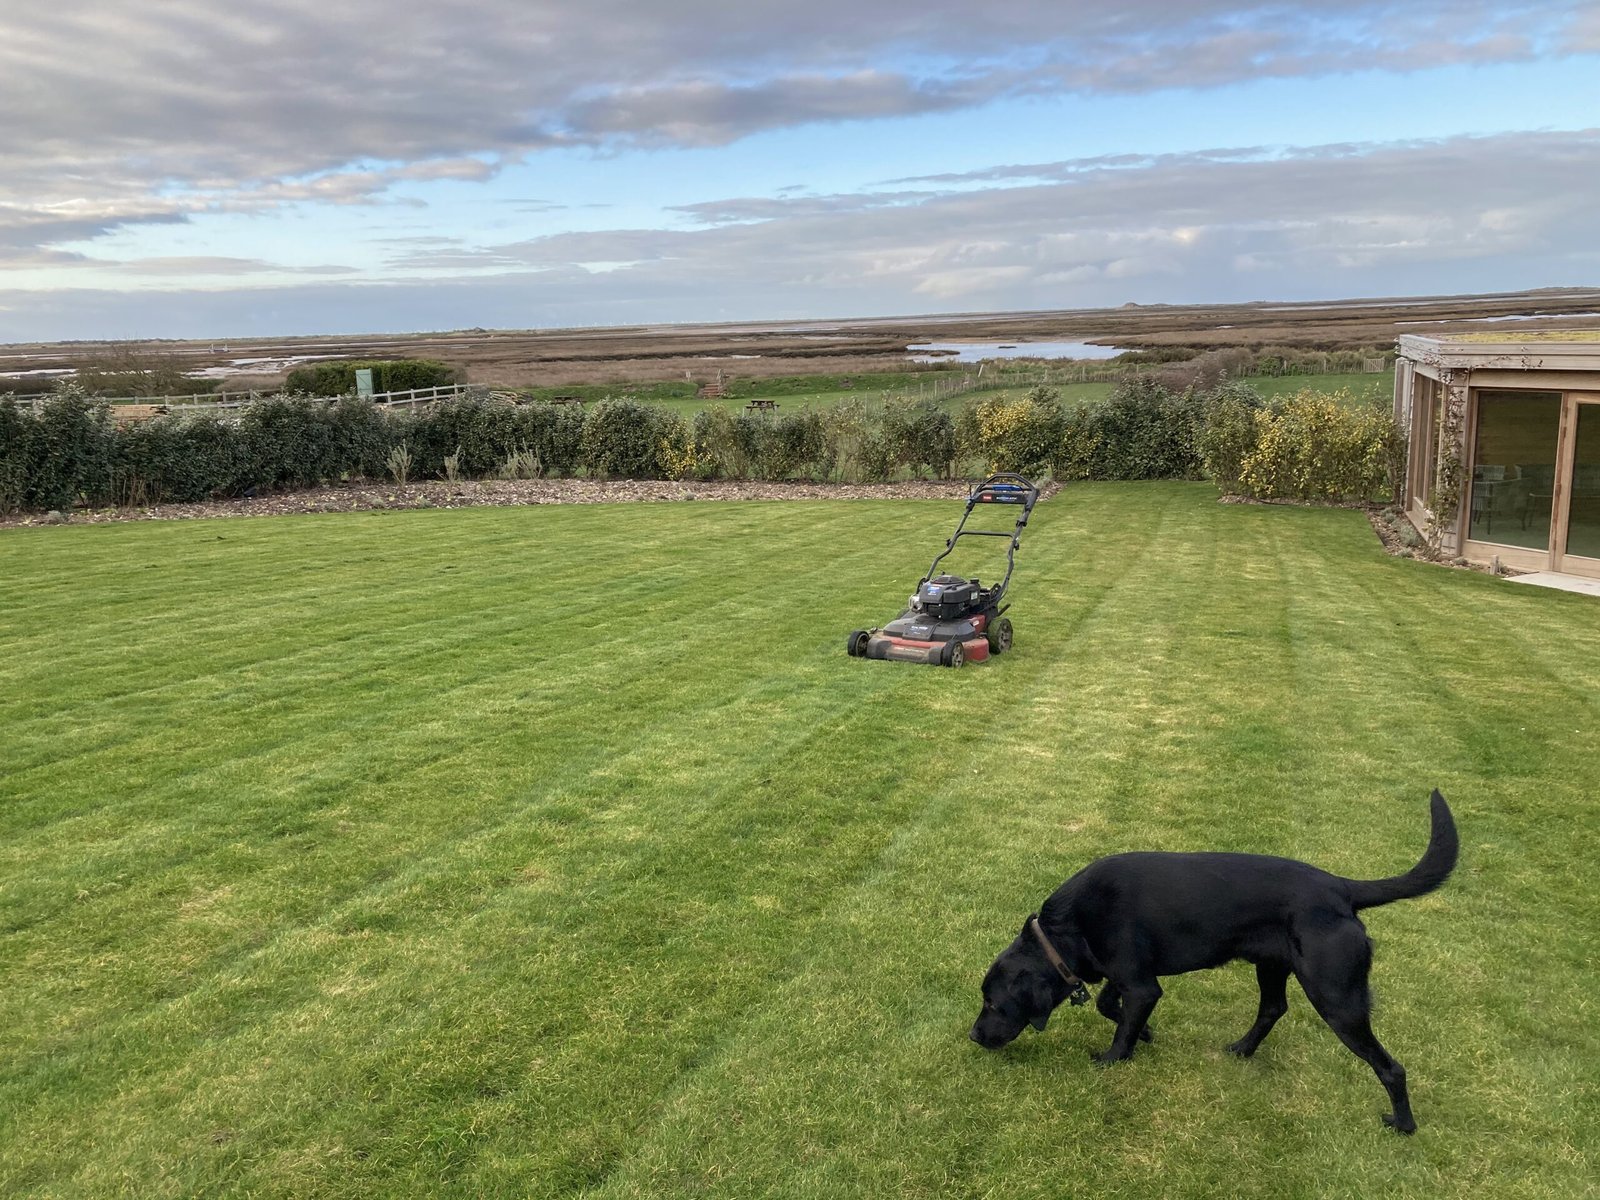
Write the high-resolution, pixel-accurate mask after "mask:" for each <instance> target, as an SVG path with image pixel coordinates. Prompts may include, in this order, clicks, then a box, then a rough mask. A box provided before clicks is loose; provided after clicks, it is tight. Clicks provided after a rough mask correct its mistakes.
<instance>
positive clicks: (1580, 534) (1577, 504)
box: [1567, 404, 1600, 558]
mask: <svg viewBox="0 0 1600 1200" xmlns="http://www.w3.org/2000/svg"><path fill="white" fill-rule="evenodd" d="M1567 553H1568V554H1581V555H1583V556H1584V557H1585V558H1600V404H1580V405H1578V437H1577V454H1576V457H1575V458H1574V461H1573V464H1572V507H1571V508H1570V509H1569V510H1568V515H1567Z"/></svg>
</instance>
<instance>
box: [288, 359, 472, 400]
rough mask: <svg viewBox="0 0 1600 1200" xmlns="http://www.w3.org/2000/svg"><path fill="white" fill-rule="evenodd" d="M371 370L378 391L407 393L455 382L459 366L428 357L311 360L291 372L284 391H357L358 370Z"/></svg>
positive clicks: (315, 393)
mask: <svg viewBox="0 0 1600 1200" xmlns="http://www.w3.org/2000/svg"><path fill="white" fill-rule="evenodd" d="M361 369H368V370H371V372H372V388H373V391H376V392H407V391H411V390H413V389H417V388H432V387H448V386H449V385H450V384H452V383H455V382H456V369H455V368H454V367H452V366H450V365H449V364H447V363H442V362H435V361H433V360H432V359H425V358H395V359H370V360H367V359H353V360H349V361H344V362H322V363H308V364H307V365H305V366H303V367H296V368H295V369H294V370H292V371H290V372H289V375H288V378H287V380H286V381H285V383H284V390H285V391H288V392H301V393H304V394H305V395H308V396H343V395H346V394H347V393H348V394H353V393H354V392H355V390H356V372H357V371H358V370H361Z"/></svg>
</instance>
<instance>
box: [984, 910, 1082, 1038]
mask: <svg viewBox="0 0 1600 1200" xmlns="http://www.w3.org/2000/svg"><path fill="white" fill-rule="evenodd" d="M1030 919H1031V918H1030ZM1072 941H1073V943H1074V948H1076V945H1075V944H1076V943H1077V942H1079V941H1081V939H1076V938H1074V939H1072ZM1058 948H1059V947H1058ZM1062 953H1063V954H1067V953H1068V951H1067V950H1066V949H1064V948H1063V949H1062ZM1077 957H1079V956H1078V955H1069V957H1068V962H1069V964H1071V965H1072V966H1073V967H1074V969H1075V970H1076V971H1077V973H1078V974H1079V975H1080V976H1082V975H1083V974H1084V972H1085V971H1087V970H1088V969H1089V968H1088V966H1087V964H1085V965H1084V966H1083V967H1079V966H1078V965H1077V964H1076V963H1074V962H1073V961H1072V960H1073V959H1074V958H1077ZM1100 978H1103V977H1102V976H1100V975H1098V974H1091V975H1089V976H1088V978H1087V981H1088V982H1090V983H1093V982H1095V981H1097V980H1098V979H1100ZM1071 991H1072V987H1071V985H1069V984H1068V983H1067V981H1066V980H1065V979H1063V978H1062V977H1061V973H1060V972H1059V971H1057V970H1056V969H1055V968H1054V967H1053V966H1051V965H1050V960H1049V959H1047V958H1046V957H1045V954H1044V948H1043V947H1042V946H1040V945H1039V941H1038V939H1037V938H1036V937H1035V936H1034V934H1033V932H1032V931H1031V930H1030V929H1029V928H1028V926H1027V925H1026V924H1024V925H1023V927H1022V932H1021V933H1019V934H1017V936H1016V938H1015V939H1014V940H1013V941H1012V943H1011V945H1009V946H1007V947H1006V948H1005V949H1004V950H1002V951H1001V952H1000V957H999V958H997V959H995V960H994V964H993V965H992V966H990V968H989V972H988V974H986V975H985V976H984V977H983V1008H982V1009H981V1010H980V1011H979V1013H978V1019H977V1020H976V1021H974V1022H973V1023H972V1032H971V1033H969V1034H968V1035H967V1036H968V1037H970V1038H971V1039H972V1040H973V1041H975V1042H977V1043H978V1045H980V1046H982V1047H983V1048H984V1049H985V1050H998V1049H1000V1047H1002V1046H1004V1045H1006V1044H1007V1043H1009V1042H1011V1041H1013V1040H1015V1038H1016V1037H1017V1035H1018V1034H1020V1033H1021V1032H1022V1031H1023V1029H1025V1028H1026V1027H1027V1026H1029V1025H1032V1026H1033V1027H1034V1028H1035V1029H1037V1030H1039V1031H1040V1032H1043V1031H1044V1027H1045V1024H1046V1022H1048V1021H1049V1020H1050V1014H1051V1013H1053V1012H1054V1011H1055V1010H1056V1008H1057V1007H1058V1006H1059V1005H1060V1004H1061V1002H1062V1001H1063V1000H1065V999H1066V998H1067V996H1068V995H1069V994H1070V993H1071ZM1079 998H1080V999H1081V998H1082V993H1080V997H1079Z"/></svg>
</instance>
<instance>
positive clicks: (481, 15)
mask: <svg viewBox="0 0 1600 1200" xmlns="http://www.w3.org/2000/svg"><path fill="white" fill-rule="evenodd" d="M1597 39H1600V28H1597V26H1596V24H1595V17H1594V14H1593V9H1592V5H1591V4H1590V3H1588V0H1554V2H1544V3H1537V4H1534V3H1521V4H1517V3H1511V4H1506V5H1500V4H1492V3H1488V2H1487V0H1464V2H1463V0H1392V2H1391V3H1383V4H1379V3H1376V2H1374V0H1284V2H1280V3H1262V2H1260V0H1124V2H1123V3H1120V4H1116V5H1106V4H1086V3H1064V2H1063V0H1012V2H1010V3H1007V4H1005V5H1002V6H993V7H990V8H986V9H984V10H983V11H982V13H981V15H980V14H977V12H976V10H974V9H973V8H972V6H971V5H970V4H968V3H965V2H957V0H917V2H916V3H912V2H910V0H880V2H875V3H872V4H861V3H859V2H858V0H851V2H849V3H846V2H845V0H808V3H805V4H793V3H788V2H784V3H777V2H776V0H752V2H751V3H747V4H740V5H729V4H727V3H724V2H721V0H718V2H715V3H713V2H712V0H678V2H675V3H673V4H654V3H644V2H642V0H589V2H587V3H585V4H582V5H570V4H559V3H555V2H553V0H434V2H432V3H429V4H426V5H410V6H406V5H399V6H397V5H395V4H393V3H392V2H391V0H343V2H342V3H340V4H337V5H329V4H327V3H325V2H324V0H256V2H255V3H252V4H250V5H244V6H232V7H229V6H218V5H217V4H215V3H214V2H213V0H164V2H163V3H160V4H116V5H110V6H108V5H105V4H104V3H101V2H100V0H57V2H55V3H51V4H15V5H12V6H11V11H9V12H8V13H7V17H6V36H5V37H4V38H3V39H0V111H3V112H5V113H6V114H7V120H6V121H5V122H3V123H0V204H7V203H9V204H11V205H18V206H25V207H26V206H48V205H54V204H59V203H64V202H81V203H84V204H86V205H90V206H93V207H95V208H97V210H98V212H99V216H98V222H99V223H98V224H91V225H85V226H84V227H83V228H82V230H81V231H79V230H76V229H66V230H52V229H50V228H48V226H47V225H44V224H40V225H37V226H35V227H33V234H32V238H33V241H32V245H33V246H34V247H36V248H37V247H43V246H49V245H55V244H57V243H59V242H62V241H64V240H68V239H69V238H71V237H80V238H81V237H87V236H93V235H94V233H95V232H97V231H100V230H104V229H107V228H113V227H115V226H117V225H119V224H125V223H129V222H136V221H141V220H152V219H168V220H172V219H177V220H181V219H184V218H185V216H186V215H188V214H192V213H195V212H203V211H217V210H221V211H261V210H264V209H270V208H272V207H276V206H281V205H288V204H297V203H308V202H309V203H326V204H336V205H349V204H366V203H373V202H377V201H380V200H383V199H385V198H391V197H392V196H393V194H394V193H395V192H396V190H397V189H401V188H402V187H403V185H405V184H407V183H414V182H426V181H432V180H439V179H458V180H479V181H481V180H483V179H485V178H487V177H489V176H490V175H492V174H493V173H494V172H496V171H497V170H499V169H501V167H502V166H503V165H504V164H506V163H507V162H511V161H516V160H519V159H522V158H524V157H526V156H528V155H531V154H537V153H538V152H539V151H541V150H544V149H549V148H553V147H565V146H588V147H596V148H600V149H616V148H622V147H627V146H659V145H684V146H704V145H716V144H722V143H725V142H728V141H731V140H734V139H737V138H741V137H745V136H748V135H751V134H753V133H757V132H759V131H762V130H768V129H774V128H781V127H789V126H794V125H797V124H805V123H814V122H842V121H861V120H873V119H878V118H884V117H894V116H908V115H916V114H926V113H936V112H946V111H949V110H952V109H955V108H962V107H970V106H974V105H981V104H985V103H988V102H990V101H992V100H995V99H997V98H1000V97H1007V96H1030V95H1062V94H1069V93H1077V94H1085V93H1129V92H1149V91H1155V90H1161V89H1170V88H1192V87H1211V86H1220V85H1224V84H1227V83H1231V82H1236V81H1240V80H1252V79H1259V78H1263V77H1269V76H1285V75H1307V74H1327V73H1330V72H1343V71H1354V70H1365V69H1373V68H1380V69H1388V70H1417V69H1422V68H1425V67H1433V66H1437V65H1440V64H1442V63H1448V62H1495V61H1510V60H1519V59H1525V58H1528V57H1530V56H1533V55H1536V54H1538V55H1545V56H1557V55H1562V54H1572V53H1583V52H1592V51H1593V50H1594V49H1595V48H1596V43H1597ZM153 209H158V210H162V211H160V212H152V210H153Z"/></svg>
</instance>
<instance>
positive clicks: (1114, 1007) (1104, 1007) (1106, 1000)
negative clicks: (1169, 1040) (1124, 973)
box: [1094, 979, 1156, 1042]
mask: <svg viewBox="0 0 1600 1200" xmlns="http://www.w3.org/2000/svg"><path fill="white" fill-rule="evenodd" d="M1094 1006H1095V1007H1096V1008H1097V1009H1099V1010H1100V1015H1101V1016H1102V1017H1104V1018H1105V1019H1106V1020H1108V1021H1110V1022H1111V1023H1112V1024H1113V1025H1120V1024H1121V1023H1122V993H1121V992H1119V991H1117V985H1116V984H1114V983H1112V982H1111V981H1110V980H1109V979H1108V980H1106V985H1105V987H1103V988H1101V989H1100V994H1099V995H1098V996H1096V997H1095V998H1094ZM1139 1040H1140V1041H1141V1042H1153V1041H1155V1040H1156V1035H1155V1030H1153V1029H1151V1028H1150V1022H1149V1021H1146V1022H1145V1023H1144V1028H1143V1029H1141V1030H1140V1031H1139Z"/></svg>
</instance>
